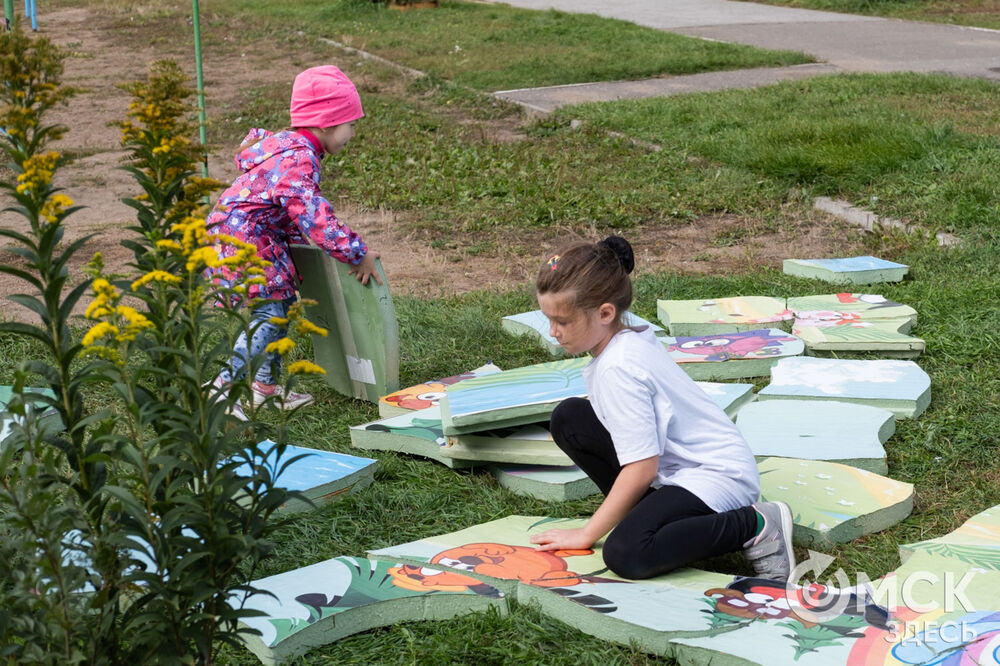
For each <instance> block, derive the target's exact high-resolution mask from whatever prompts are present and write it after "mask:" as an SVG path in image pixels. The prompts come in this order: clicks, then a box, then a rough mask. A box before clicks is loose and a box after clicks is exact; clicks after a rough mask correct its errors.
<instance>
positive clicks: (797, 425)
mask: <svg viewBox="0 0 1000 666" xmlns="http://www.w3.org/2000/svg"><path fill="white" fill-rule="evenodd" d="M736 427H737V428H739V430H740V432H742V433H743V437H744V438H745V439H746V440H747V443H748V444H749V445H750V450H751V451H753V454H754V455H755V456H757V457H758V458H760V457H766V456H779V457H782V458H801V459H803V460H828V461H830V462H839V463H843V464H845V465H851V466H853V467H859V468H861V469H866V470H868V471H870V472H875V473H876V474H885V473H886V472H887V471H888V468H887V466H886V461H885V448H884V447H883V444H885V442H886V440H888V439H889V437H891V436H892V434H893V433H894V432H895V431H896V420H895V419H894V418H893V416H892V412H889V411H887V410H885V409H879V408H877V407H868V406H866V405H854V404H851V403H849V402H838V401H833V400H830V401H825V400H822V401H821V400H764V401H758V402H752V403H750V404H749V405H747V406H746V407H744V408H743V409H741V410H740V412H739V414H737V416H736Z"/></svg>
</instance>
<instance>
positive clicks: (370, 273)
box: [347, 250, 382, 285]
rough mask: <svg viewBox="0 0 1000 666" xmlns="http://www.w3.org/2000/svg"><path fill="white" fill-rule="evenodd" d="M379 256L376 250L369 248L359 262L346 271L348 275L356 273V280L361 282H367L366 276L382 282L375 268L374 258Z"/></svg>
mask: <svg viewBox="0 0 1000 666" xmlns="http://www.w3.org/2000/svg"><path fill="white" fill-rule="evenodd" d="M378 258H379V253H378V252H372V251H371V250H369V251H368V253H367V254H366V255H365V256H364V258H362V259H361V263H359V264H358V265H357V266H354V267H353V268H352V269H351V270H349V271H347V274H348V275H356V276H357V278H358V282H360V283H361V284H364V285H366V284H368V278H375V282H377V283H379V285H381V284H382V278H380V277H379V275H378V271H377V270H375V260H376V259H378Z"/></svg>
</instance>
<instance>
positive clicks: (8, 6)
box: [3, 0, 14, 30]
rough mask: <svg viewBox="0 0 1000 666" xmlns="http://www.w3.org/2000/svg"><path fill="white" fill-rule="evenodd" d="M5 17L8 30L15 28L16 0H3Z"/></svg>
mask: <svg viewBox="0 0 1000 666" xmlns="http://www.w3.org/2000/svg"><path fill="white" fill-rule="evenodd" d="M3 18H4V21H5V23H6V27H7V29H8V30H12V29H13V28H14V0H3Z"/></svg>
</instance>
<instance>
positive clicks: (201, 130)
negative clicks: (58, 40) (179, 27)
mask: <svg viewBox="0 0 1000 666" xmlns="http://www.w3.org/2000/svg"><path fill="white" fill-rule="evenodd" d="M5 1H6V0H5ZM11 1H12V0H11ZM191 4H192V7H193V10H194V21H193V22H194V61H195V73H196V79H197V82H198V139H199V140H200V141H201V175H202V176H203V177H205V178H208V146H207V144H208V140H207V138H206V136H205V127H206V125H207V124H208V123H207V121H206V119H205V77H204V76H203V75H202V71H201V22H200V21H199V20H198V0H191ZM206 199H207V197H206Z"/></svg>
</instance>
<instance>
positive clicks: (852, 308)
mask: <svg viewBox="0 0 1000 666" xmlns="http://www.w3.org/2000/svg"><path fill="white" fill-rule="evenodd" d="M788 309H789V310H790V311H791V312H792V313H794V315H795V318H796V319H819V320H826V321H829V322H839V321H857V320H864V321H879V320H881V321H886V320H897V319H905V320H907V321H909V322H910V325H911V326H912V325H915V324H916V323H917V311H916V310H914V309H913V308H911V307H910V306H909V305H903V304H902V303H896V302H894V301H890V300H889V299H887V298H885V297H884V296H882V295H880V294H851V293H838V294H817V295H814V296H797V297H793V298H789V299H788ZM908 330H909V328H907V329H906V330H904V331H903V332H904V333H906V332H907V331H908Z"/></svg>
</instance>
